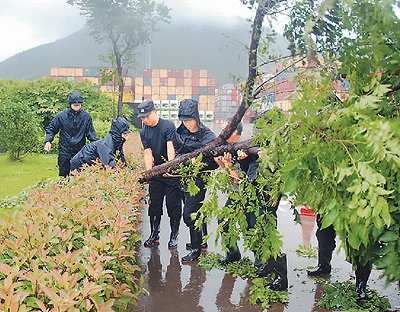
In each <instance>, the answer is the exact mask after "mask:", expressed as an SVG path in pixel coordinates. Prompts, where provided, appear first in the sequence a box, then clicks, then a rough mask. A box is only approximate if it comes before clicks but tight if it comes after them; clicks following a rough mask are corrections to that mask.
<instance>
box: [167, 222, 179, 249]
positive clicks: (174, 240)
mask: <svg viewBox="0 0 400 312" xmlns="http://www.w3.org/2000/svg"><path fill="white" fill-rule="evenodd" d="M180 223H181V218H177V219H170V220H169V224H170V227H171V235H170V237H169V242H168V248H176V247H177V246H178V234H179V225H180Z"/></svg>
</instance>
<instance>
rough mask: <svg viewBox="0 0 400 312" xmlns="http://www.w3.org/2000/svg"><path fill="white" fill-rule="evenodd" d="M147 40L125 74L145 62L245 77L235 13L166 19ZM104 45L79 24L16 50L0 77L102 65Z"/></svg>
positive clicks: (245, 30) (244, 41)
mask: <svg viewBox="0 0 400 312" xmlns="http://www.w3.org/2000/svg"><path fill="white" fill-rule="evenodd" d="M151 41H152V43H151V45H148V46H147V47H142V48H140V49H139V50H138V51H139V53H140V55H138V57H137V64H136V69H135V70H134V71H133V72H132V71H131V72H130V75H131V76H134V77H135V76H142V74H143V70H144V69H147V68H162V69H207V70H208V77H210V78H216V81H217V85H222V84H226V83H232V81H233V79H232V78H231V75H234V76H235V77H239V78H241V79H243V78H246V77H247V62H248V52H247V49H246V46H248V45H249V43H250V23H249V22H248V21H247V20H245V19H243V18H239V17H238V18H237V21H236V22H235V23H232V24H221V23H217V22H213V21H207V20H204V21H203V22H201V23H199V22H198V21H193V22H189V21H185V22H183V21H172V22H171V23H170V24H164V25H162V28H161V29H160V31H158V32H155V33H154V34H153V37H152V40H151ZM286 47H287V43H286V41H285V40H284V39H283V37H282V36H280V35H278V36H277V38H276V43H274V44H272V50H273V52H274V53H275V54H284V53H287V52H286V51H287V50H286ZM107 51H108V48H107V45H106V44H97V43H96V42H94V40H93V39H92V37H90V36H89V29H87V28H83V29H81V30H79V31H77V32H75V33H73V34H71V35H69V36H67V37H65V38H62V39H59V40H57V41H55V42H52V43H48V44H44V45H41V46H38V47H36V48H33V49H30V50H27V51H24V52H21V53H19V54H17V55H15V56H13V57H10V58H8V59H6V60H4V61H3V62H1V63H0V79H4V78H9V79H14V80H20V79H23V80H33V79H36V78H40V77H43V76H49V75H50V68H51V67H66V66H73V67H88V66H90V67H91V66H93V67H97V66H106V64H104V63H103V62H102V61H100V60H98V55H99V54H105V53H106V52H107Z"/></svg>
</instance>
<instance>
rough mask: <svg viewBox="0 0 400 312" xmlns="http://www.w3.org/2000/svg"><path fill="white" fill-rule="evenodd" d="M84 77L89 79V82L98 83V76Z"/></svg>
mask: <svg viewBox="0 0 400 312" xmlns="http://www.w3.org/2000/svg"><path fill="white" fill-rule="evenodd" d="M84 79H86V80H89V81H90V82H91V83H94V84H96V85H98V84H99V77H84Z"/></svg>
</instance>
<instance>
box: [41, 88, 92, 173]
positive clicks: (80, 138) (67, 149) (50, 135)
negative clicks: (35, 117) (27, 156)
mask: <svg viewBox="0 0 400 312" xmlns="http://www.w3.org/2000/svg"><path fill="white" fill-rule="evenodd" d="M82 103H83V98H82V94H81V93H80V92H71V93H69V94H68V104H69V108H66V109H64V110H63V111H61V112H59V113H58V114H57V115H56V116H55V117H54V118H53V120H52V121H51V122H50V124H49V125H48V126H47V128H46V137H45V139H44V142H45V145H44V150H45V151H46V152H49V151H50V150H51V142H53V139H54V137H55V135H56V134H57V133H58V132H59V133H60V139H59V143H58V168H59V176H62V177H66V176H68V175H69V172H70V160H71V158H72V157H73V156H74V155H75V154H76V153H78V152H79V151H80V150H81V148H82V147H83V146H84V145H85V143H86V139H88V140H89V141H90V142H93V141H97V140H98V139H97V136H96V131H95V130H94V127H93V122H92V117H90V115H89V113H88V112H86V111H84V110H83V109H82Z"/></svg>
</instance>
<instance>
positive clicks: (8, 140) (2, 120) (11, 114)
mask: <svg viewBox="0 0 400 312" xmlns="http://www.w3.org/2000/svg"><path fill="white" fill-rule="evenodd" d="M40 134H41V132H40V125H39V121H38V118H37V116H36V114H35V112H32V111H31V110H30V109H29V107H28V106H26V105H23V104H20V103H8V105H6V104H5V103H3V104H0V146H1V148H2V149H5V150H7V151H8V153H9V155H10V158H11V159H12V160H21V158H22V157H23V156H24V155H25V154H27V153H29V152H32V151H33V150H34V149H35V147H36V146H37V145H38V142H39V140H40Z"/></svg>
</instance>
